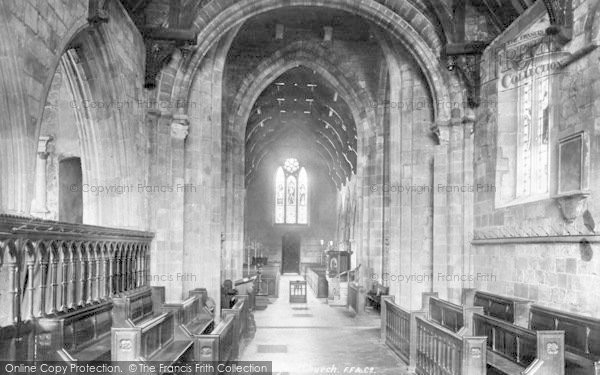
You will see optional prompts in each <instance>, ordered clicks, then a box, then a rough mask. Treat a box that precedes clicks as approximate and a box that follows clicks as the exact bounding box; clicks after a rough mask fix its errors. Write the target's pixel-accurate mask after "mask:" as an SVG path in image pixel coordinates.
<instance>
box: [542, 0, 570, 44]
mask: <svg viewBox="0 0 600 375" xmlns="http://www.w3.org/2000/svg"><path fill="white" fill-rule="evenodd" d="M544 5H546V9H547V10H548V16H549V18H550V27H548V28H547V29H546V34H548V35H553V36H555V37H556V39H557V41H558V42H559V43H560V44H565V43H567V42H569V41H570V40H571V39H572V38H573V0H544Z"/></svg>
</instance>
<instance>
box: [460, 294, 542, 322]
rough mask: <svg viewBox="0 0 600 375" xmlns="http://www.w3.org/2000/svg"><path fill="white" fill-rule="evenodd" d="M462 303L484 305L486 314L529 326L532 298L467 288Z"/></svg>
mask: <svg viewBox="0 0 600 375" xmlns="http://www.w3.org/2000/svg"><path fill="white" fill-rule="evenodd" d="M462 303H463V305H465V306H481V307H483V314H484V315H489V316H493V317H494V318H498V319H500V320H504V321H506V322H509V323H512V324H516V325H519V326H521V327H528V326H529V307H530V306H531V301H530V300H526V299H523V298H516V297H509V296H502V295H498V294H492V293H488V292H483V291H480V290H474V289H465V290H464V291H463V301H462Z"/></svg>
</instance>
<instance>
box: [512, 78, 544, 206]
mask: <svg viewBox="0 0 600 375" xmlns="http://www.w3.org/2000/svg"><path fill="white" fill-rule="evenodd" d="M518 90H519V94H518V99H519V101H518V102H519V117H518V122H519V124H518V135H517V176H516V177H517V180H516V182H517V188H516V194H515V195H516V197H515V198H517V199H519V198H527V197H536V196H541V195H544V194H547V193H548V157H549V134H548V133H549V104H550V101H549V82H548V76H544V77H535V76H533V77H530V78H529V79H528V80H527V81H525V82H523V84H522V85H521V86H520V87H519V88H518Z"/></svg>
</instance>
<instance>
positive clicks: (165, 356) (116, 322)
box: [111, 287, 194, 364]
mask: <svg viewBox="0 0 600 375" xmlns="http://www.w3.org/2000/svg"><path fill="white" fill-rule="evenodd" d="M163 302H164V289H161V288H153V289H151V288H150V287H144V288H140V289H137V290H132V291H129V292H125V293H122V294H120V295H118V296H116V297H114V298H113V304H114V307H113V327H112V329H111V360H112V361H156V362H163V363H165V364H175V363H180V362H184V361H188V360H193V341H192V340H189V339H186V338H185V337H184V336H183V334H182V333H181V332H179V333H177V336H178V338H181V339H177V340H176V332H178V330H181V329H182V327H181V326H180V325H179V324H176V319H178V318H179V316H178V317H177V318H176V314H175V311H173V310H170V311H164V312H161V310H162V308H163V306H162V304H163ZM188 307H189V308H191V309H193V308H194V307H193V304H189V305H188ZM183 314H184V316H183V317H181V319H183V320H185V319H186V317H185V311H184V313H183Z"/></svg>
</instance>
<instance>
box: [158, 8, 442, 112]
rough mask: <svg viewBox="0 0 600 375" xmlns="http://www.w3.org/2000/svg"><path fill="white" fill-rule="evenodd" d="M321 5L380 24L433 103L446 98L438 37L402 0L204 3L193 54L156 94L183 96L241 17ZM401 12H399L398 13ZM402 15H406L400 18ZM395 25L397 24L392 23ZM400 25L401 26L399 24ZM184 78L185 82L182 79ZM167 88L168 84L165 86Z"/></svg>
mask: <svg viewBox="0 0 600 375" xmlns="http://www.w3.org/2000/svg"><path fill="white" fill-rule="evenodd" d="M311 6H314V7H322V8H329V9H336V10H341V11H345V12H348V13H349V14H355V15H359V16H361V17H364V18H365V19H366V20H368V21H370V22H373V23H374V24H375V25H377V26H379V27H381V28H382V29H383V30H385V31H386V32H387V33H389V34H390V35H392V36H393V37H394V38H396V39H397V40H398V41H400V42H401V43H402V45H403V46H404V47H405V48H406V50H407V51H408V53H410V54H411V55H412V56H413V57H414V59H415V61H417V63H418V64H419V66H421V68H422V69H423V71H424V74H425V76H426V77H427V82H428V84H429V86H430V87H431V88H432V97H433V99H434V100H433V102H434V103H443V102H445V101H446V100H448V97H449V91H448V73H447V72H444V71H443V70H442V69H439V67H438V66H437V64H436V63H435V62H436V61H439V56H440V54H441V49H440V48H441V47H440V46H441V45H442V43H441V41H440V39H439V38H440V37H439V35H438V34H437V33H436V32H433V30H435V29H436V27H435V26H432V25H428V26H429V27H430V29H427V28H426V27H424V26H423V25H420V26H417V25H413V24H411V22H420V21H423V22H426V23H427V22H429V20H428V19H427V18H426V17H412V16H411V17H409V15H411V14H413V15H414V14H415V13H420V12H419V11H418V10H416V9H414V8H413V6H412V5H410V4H408V3H406V4H404V5H403V6H402V7H400V9H398V10H396V11H397V12H398V13H396V12H394V11H392V10H390V9H387V11H386V10H385V9H384V7H383V6H382V5H381V4H378V3H377V2H375V1H373V0H369V1H366V2H361V3H360V5H358V6H357V5H355V4H350V3H347V2H345V1H341V0H335V1H330V2H327V3H322V2H319V1H317V0H311V1H306V0H295V1H291V2H286V3H285V4H282V3H281V2H278V1H275V0H262V1H245V2H243V3H239V2H238V3H235V4H228V3H224V2H219V1H216V0H215V1H214V3H213V6H211V7H207V8H206V9H207V10H208V9H210V12H208V13H206V14H202V12H201V14H200V15H199V16H198V18H197V20H196V21H195V22H194V25H195V26H196V27H198V28H199V29H200V30H201V32H200V34H199V35H198V40H199V41H201V43H200V44H199V46H198V47H197V48H196V49H195V51H194V53H193V55H192V56H191V57H190V59H189V60H188V61H186V62H185V64H184V65H182V66H181V67H180V68H179V70H178V71H177V72H173V71H171V72H169V74H170V75H175V82H174V84H173V86H172V88H173V91H172V92H163V93H161V94H159V95H160V96H161V97H172V98H174V99H175V98H177V99H179V100H186V98H187V97H188V95H189V90H190V87H189V82H191V78H192V77H194V75H195V74H196V70H197V68H198V66H199V64H200V62H201V61H202V59H203V58H204V56H205V55H206V53H207V51H209V49H210V48H211V47H212V46H213V45H214V44H215V43H216V41H218V40H220V39H221V38H222V37H223V36H224V35H225V34H226V33H227V31H229V30H231V28H233V27H235V26H238V25H240V24H241V23H243V22H244V21H246V20H248V19H251V18H252V17H255V16H257V15H260V14H263V13H267V12H269V11H273V10H276V9H281V8H301V7H302V8H306V7H311ZM400 14H402V15H400ZM405 16H406V19H405V18H403V17H405ZM396 25H398V26H396ZM400 25H401V26H400ZM423 29H425V30H428V31H429V30H431V32H428V33H422V32H419V31H417V30H423ZM186 82H187V83H186ZM168 88H171V86H168ZM434 111H435V118H436V119H437V120H438V121H441V122H445V121H447V120H449V119H450V117H451V116H450V110H449V109H448V108H445V107H444V105H440V104H438V105H437V106H436V108H434Z"/></svg>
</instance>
